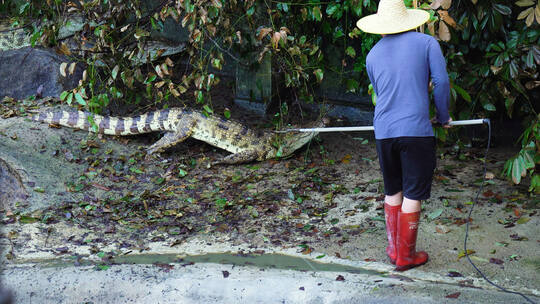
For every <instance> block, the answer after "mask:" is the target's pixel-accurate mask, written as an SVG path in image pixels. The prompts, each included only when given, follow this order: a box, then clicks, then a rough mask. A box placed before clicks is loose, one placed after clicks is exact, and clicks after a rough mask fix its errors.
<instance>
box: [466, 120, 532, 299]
mask: <svg viewBox="0 0 540 304" xmlns="http://www.w3.org/2000/svg"><path fill="white" fill-rule="evenodd" d="M485 122H487V124H488V142H487V147H486V153H485V154H484V173H483V177H482V183H481V184H480V188H479V189H478V192H477V193H476V197H475V198H474V201H473V204H472V206H471V210H469V217H468V218H467V226H466V230H465V241H464V242H463V250H464V251H465V256H466V257H467V260H469V263H471V265H472V266H473V268H474V269H475V270H476V272H478V273H479V274H480V275H481V276H482V277H483V278H484V280H486V281H487V282H488V283H489V284H491V285H493V286H495V287H497V288H498V289H500V290H502V291H504V292H507V293H513V294H517V295H520V296H522V297H523V298H524V299H525V300H527V302H529V303H532V304H536V303H535V302H534V301H533V300H531V299H529V298H528V297H527V296H526V295H524V294H522V293H521V292H517V291H511V290H508V289H506V288H504V287H502V286H500V285H497V284H495V283H493V282H492V281H491V280H490V279H488V278H487V277H486V275H485V274H484V273H483V272H482V271H481V270H480V269H478V267H476V265H475V264H474V263H473V262H472V261H471V258H470V257H469V254H468V253H467V239H468V238H469V223H470V222H471V214H472V212H473V209H474V206H475V205H476V204H477V203H478V197H479V196H480V193H481V192H482V190H483V188H484V183H485V181H486V173H487V155H488V151H489V146H490V144H491V122H490V120H489V119H485Z"/></svg>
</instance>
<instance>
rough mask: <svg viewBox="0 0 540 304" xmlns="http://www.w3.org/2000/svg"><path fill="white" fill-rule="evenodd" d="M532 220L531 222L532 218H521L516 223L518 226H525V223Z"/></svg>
mask: <svg viewBox="0 0 540 304" xmlns="http://www.w3.org/2000/svg"><path fill="white" fill-rule="evenodd" d="M530 220H531V218H530V217H522V218H520V219H519V220H517V222H516V223H517V224H525V223H527V222H528V221H530Z"/></svg>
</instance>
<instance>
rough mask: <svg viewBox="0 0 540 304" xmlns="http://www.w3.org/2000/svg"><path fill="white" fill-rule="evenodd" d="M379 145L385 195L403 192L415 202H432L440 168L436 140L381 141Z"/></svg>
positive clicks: (427, 138) (398, 139) (416, 138)
mask: <svg viewBox="0 0 540 304" xmlns="http://www.w3.org/2000/svg"><path fill="white" fill-rule="evenodd" d="M376 144H377V154H378V155H379V164H380V166H381V171H382V175H383V179H384V194H386V195H394V194H396V193H398V192H400V191H403V196H404V197H406V198H408V199H411V200H425V199H428V198H429V196H430V194H431V181H432V179H433V170H435V165H436V157H435V137H395V138H386V139H377V140H376Z"/></svg>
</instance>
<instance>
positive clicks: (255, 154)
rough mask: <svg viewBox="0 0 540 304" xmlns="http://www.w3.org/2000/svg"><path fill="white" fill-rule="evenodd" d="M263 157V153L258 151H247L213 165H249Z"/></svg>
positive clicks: (222, 159) (224, 158) (229, 156)
mask: <svg viewBox="0 0 540 304" xmlns="http://www.w3.org/2000/svg"><path fill="white" fill-rule="evenodd" d="M260 157H261V153H260V152H259V151H257V150H246V151H242V152H238V153H234V154H231V155H227V156H225V157H223V158H221V159H220V160H217V161H215V162H213V163H212V165H219V164H225V165H235V164H240V163H249V162H252V161H254V160H257V159H259V158H260Z"/></svg>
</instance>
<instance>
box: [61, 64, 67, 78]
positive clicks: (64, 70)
mask: <svg viewBox="0 0 540 304" xmlns="http://www.w3.org/2000/svg"><path fill="white" fill-rule="evenodd" d="M66 68H67V62H62V63H61V64H60V75H62V76H64V77H66Z"/></svg>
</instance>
